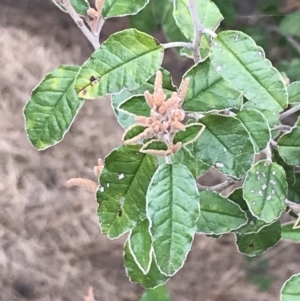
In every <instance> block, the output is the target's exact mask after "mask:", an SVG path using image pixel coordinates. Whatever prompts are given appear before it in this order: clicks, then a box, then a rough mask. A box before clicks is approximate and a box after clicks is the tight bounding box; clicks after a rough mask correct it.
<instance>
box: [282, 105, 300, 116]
mask: <svg viewBox="0 0 300 301" xmlns="http://www.w3.org/2000/svg"><path fill="white" fill-rule="evenodd" d="M298 111H300V104H298V105H296V106H294V107H292V108H290V109H289V110H287V111H285V112H283V113H281V114H280V120H282V119H285V118H287V117H289V116H290V115H293V114H294V113H296V112H298Z"/></svg>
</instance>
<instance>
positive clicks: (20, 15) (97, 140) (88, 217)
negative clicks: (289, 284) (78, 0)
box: [0, 0, 300, 301]
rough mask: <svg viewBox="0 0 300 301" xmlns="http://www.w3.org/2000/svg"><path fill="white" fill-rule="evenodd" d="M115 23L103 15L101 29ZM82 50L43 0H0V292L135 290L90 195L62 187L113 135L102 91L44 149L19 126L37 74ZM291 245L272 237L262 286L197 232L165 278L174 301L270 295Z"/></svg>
mask: <svg viewBox="0 0 300 301" xmlns="http://www.w3.org/2000/svg"><path fill="white" fill-rule="evenodd" d="M124 26H126V21H122V22H116V21H115V20H113V21H111V22H110V23H109V24H107V25H106V27H105V35H104V36H103V38H105V37H106V36H107V35H108V34H109V33H111V32H113V31H116V30H119V29H120V28H122V27H124ZM91 52H92V49H91V47H90V46H89V45H88V43H87V42H86V41H85V39H84V37H82V36H81V33H80V31H79V30H78V29H77V28H76V26H75V25H73V24H72V22H71V20H70V19H69V17H68V16H67V15H64V14H63V13H61V12H60V11H58V10H57V9H56V8H55V7H53V6H52V4H51V3H50V1H42V0H31V1H30V0H22V1H17V0H1V1H0V95H1V96H0V98H1V99H0V300H1V301H12V300H40V301H42V300H43V301H46V300H47V301H48V300H64V301H69V300H70V301H71V300H72V301H82V300H83V297H84V295H85V294H86V292H87V288H88V286H89V285H92V286H93V287H94V292H95V296H96V299H97V300H98V299H99V300H102V301H125V300H128V301H131V300H132V301H135V300H138V299H139V297H140V295H141V293H142V292H143V290H142V288H140V286H139V285H136V284H132V283H130V282H129V280H128V278H127V276H126V273H125V270H124V267H123V258H122V248H123V244H124V241H125V238H126V237H122V238H121V239H119V240H114V241H110V240H108V239H107V238H106V237H105V236H104V235H102V234H101V232H100V229H99V226H98V221H97V216H96V208H97V204H96V202H95V200H94V199H93V196H92V195H90V194H89V193H87V192H85V191H82V190H80V189H67V188H66V186H65V183H66V181H67V180H68V179H69V178H71V177H77V176H83V177H86V178H91V179H93V166H94V165H95V164H96V162H97V159H98V158H103V157H104V156H105V155H106V154H107V153H108V152H109V151H110V150H111V149H112V148H113V147H115V146H117V145H118V144H120V135H121V133H122V130H121V128H120V127H119V125H118V124H117V123H116V121H115V119H114V115H113V112H112V109H111V107H110V103H109V101H108V99H102V100H98V101H89V102H86V103H85V105H84V107H83V108H82V109H81V111H80V113H79V115H78V116H77V118H76V121H75V123H74V125H73V126H72V128H71V130H70V132H69V133H68V134H67V135H66V137H65V139H64V140H63V141H62V142H61V143H60V144H58V145H57V146H55V147H53V148H51V149H48V150H46V151H43V152H38V151H36V150H35V149H34V148H33V147H32V146H31V145H30V143H29V142H28V140H27V137H26V133H25V131H24V119H23V113H22V110H23V107H24V105H25V102H26V101H27V100H28V99H29V97H30V92H31V90H32V89H33V88H34V87H35V86H36V85H37V84H38V82H39V81H40V80H41V79H42V77H43V76H44V75H45V74H46V73H47V72H49V71H50V70H52V69H54V68H56V67H57V66H59V65H61V64H81V63H83V62H84V60H85V59H86V58H87V57H88V56H89V55H90V53H91ZM171 64H172V65H174V62H171ZM171 64H169V65H171ZM184 64H185V63H182V62H181V63H180V64H179V65H180V66H184ZM185 67H186V66H185ZM183 68H184V67H183ZM173 71H176V70H173ZM175 75H176V74H175ZM177 76H178V74H177ZM299 251H300V248H299V246H296V245H291V244H287V243H279V244H278V245H277V246H276V247H275V248H273V249H272V250H270V251H269V252H267V253H265V255H263V257H265V258H266V259H268V260H269V268H268V270H267V271H263V272H264V273H265V272H266V273H268V274H269V275H273V276H274V277H275V278H274V281H273V284H272V285H271V288H270V289H269V291H268V292H262V291H260V290H259V289H258V287H256V286H254V285H253V284H250V283H249V282H248V281H247V280H246V278H245V269H243V265H244V262H245V261H244V258H243V256H242V255H241V254H239V253H238V252H237V250H236V248H235V246H234V238H233V236H232V235H228V236H224V237H222V238H221V239H219V240H214V239H212V238H207V237H205V236H196V239H195V241H194V245H193V248H192V251H191V253H190V254H189V256H188V260H187V262H186V264H185V266H184V268H183V269H182V270H181V271H180V272H179V273H178V274H177V275H176V276H175V277H173V278H172V279H171V280H170V281H169V282H168V284H167V286H168V288H169V290H170V293H171V295H172V300H174V301H198V300H199V301H235V300H239V301H256V300H259V301H267V300H271V299H272V300H273V299H279V290H280V287H281V285H282V283H283V282H284V280H285V279H287V278H288V277H289V276H291V275H292V274H293V273H296V272H299V270H300V265H299V255H298V254H299ZM259 272H262V271H259Z"/></svg>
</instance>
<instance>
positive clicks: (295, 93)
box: [287, 81, 300, 104]
mask: <svg viewBox="0 0 300 301" xmlns="http://www.w3.org/2000/svg"><path fill="white" fill-rule="evenodd" d="M287 91H288V95H289V103H290V104H297V103H300V81H297V82H293V83H291V84H290V85H288V86H287Z"/></svg>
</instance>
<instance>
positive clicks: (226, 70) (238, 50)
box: [211, 31, 288, 112]
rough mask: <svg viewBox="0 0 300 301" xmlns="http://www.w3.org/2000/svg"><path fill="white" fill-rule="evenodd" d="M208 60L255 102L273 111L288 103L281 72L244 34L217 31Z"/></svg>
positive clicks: (281, 109)
mask: <svg viewBox="0 0 300 301" xmlns="http://www.w3.org/2000/svg"><path fill="white" fill-rule="evenodd" d="M211 62H212V64H213V66H214V67H215V68H216V70H217V72H219V73H220V74H221V75H222V76H223V77H224V79H225V80H227V81H229V82H230V83H231V84H232V85H233V86H234V87H235V88H236V89H237V90H239V91H240V92H241V93H243V94H244V95H245V96H246V98H247V99H248V100H249V101H251V102H253V103H254V104H256V105H257V106H259V107H261V108H264V109H269V110H272V111H275V112H281V111H283V110H284V109H285V108H286V107H287V104H288V101H287V91H286V87H285V85H284V83H283V81H282V78H281V75H280V73H279V72H278V71H277V70H276V69H275V68H274V67H272V65H271V63H270V61H269V60H267V59H266V58H265V54H264V51H263V49H262V48H261V47H258V46H257V45H256V44H255V42H254V41H253V39H252V38H250V37H249V36H247V35H246V34H244V33H242V32H240V31H223V32H221V33H219V34H218V36H217V38H216V39H215V42H214V43H213V45H212V47H211Z"/></svg>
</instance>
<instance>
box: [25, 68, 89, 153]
mask: <svg viewBox="0 0 300 301" xmlns="http://www.w3.org/2000/svg"><path fill="white" fill-rule="evenodd" d="M78 70H79V67H77V66H61V67H59V68H58V69H55V70H53V71H52V72H50V73H49V74H48V75H46V77H45V78H44V79H43V80H42V82H41V83H40V84H39V85H38V86H37V87H36V88H35V89H34V90H33V91H32V94H31V99H30V100H29V101H28V102H27V104H26V106H25V108H24V115H25V121H26V131H27V134H28V138H29V140H30V142H31V143H32V144H33V145H34V146H35V147H36V148H37V149H39V150H43V149H46V148H48V147H50V146H52V145H54V144H56V143H58V142H59V141H61V140H62V139H63V137H64V135H65V134H66V132H68V130H69V128H70V126H71V124H72V123H73V121H74V118H75V116H76V115H77V113H78V110H79V109H80V108H81V106H82V105H83V102H84V101H83V99H80V98H78V96H77V94H76V91H75V90H74V80H75V77H76V75H77V72H78Z"/></svg>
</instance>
